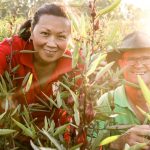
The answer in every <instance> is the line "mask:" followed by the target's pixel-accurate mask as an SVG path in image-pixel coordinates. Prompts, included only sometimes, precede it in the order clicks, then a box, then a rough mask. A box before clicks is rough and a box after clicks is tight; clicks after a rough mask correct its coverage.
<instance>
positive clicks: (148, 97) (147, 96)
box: [137, 75, 150, 106]
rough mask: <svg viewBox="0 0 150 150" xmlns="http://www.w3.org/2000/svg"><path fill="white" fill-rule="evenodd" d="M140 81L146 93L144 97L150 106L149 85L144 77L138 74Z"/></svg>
mask: <svg viewBox="0 0 150 150" xmlns="http://www.w3.org/2000/svg"><path fill="white" fill-rule="evenodd" d="M137 77H138V82H139V85H140V88H141V91H142V93H143V95H144V98H145V100H146V102H147V103H148V105H149V106H150V90H149V88H148V87H147V85H146V84H145V83H144V81H143V79H142V78H141V77H140V76H139V75H138V76H137Z"/></svg>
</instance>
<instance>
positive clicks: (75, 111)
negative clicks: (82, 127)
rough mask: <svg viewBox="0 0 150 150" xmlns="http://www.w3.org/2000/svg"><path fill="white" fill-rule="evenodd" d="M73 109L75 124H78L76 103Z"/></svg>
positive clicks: (78, 116) (78, 117)
mask: <svg viewBox="0 0 150 150" xmlns="http://www.w3.org/2000/svg"><path fill="white" fill-rule="evenodd" d="M73 109H74V119H75V122H76V124H77V125H79V124H80V115H79V110H78V107H77V106H76V104H74V106H73Z"/></svg>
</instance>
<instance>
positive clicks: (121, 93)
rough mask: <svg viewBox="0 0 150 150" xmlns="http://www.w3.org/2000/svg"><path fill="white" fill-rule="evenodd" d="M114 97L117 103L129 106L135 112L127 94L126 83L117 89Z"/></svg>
mask: <svg viewBox="0 0 150 150" xmlns="http://www.w3.org/2000/svg"><path fill="white" fill-rule="evenodd" d="M114 99H115V104H117V105H119V106H121V107H127V108H129V109H130V110H131V111H132V112H133V110H132V108H131V106H130V104H129V102H128V99H127V96H126V93H125V87H124V85H122V86H120V87H118V88H117V89H116V90H115V93H114Z"/></svg>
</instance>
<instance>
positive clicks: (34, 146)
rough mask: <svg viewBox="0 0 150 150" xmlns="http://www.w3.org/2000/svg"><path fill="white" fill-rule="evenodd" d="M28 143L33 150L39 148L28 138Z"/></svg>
mask: <svg viewBox="0 0 150 150" xmlns="http://www.w3.org/2000/svg"><path fill="white" fill-rule="evenodd" d="M30 144H31V146H32V148H33V150H41V149H39V148H38V147H37V146H36V145H35V144H34V143H33V142H32V141H31V140H30Z"/></svg>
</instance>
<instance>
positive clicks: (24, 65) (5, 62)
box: [0, 36, 72, 125]
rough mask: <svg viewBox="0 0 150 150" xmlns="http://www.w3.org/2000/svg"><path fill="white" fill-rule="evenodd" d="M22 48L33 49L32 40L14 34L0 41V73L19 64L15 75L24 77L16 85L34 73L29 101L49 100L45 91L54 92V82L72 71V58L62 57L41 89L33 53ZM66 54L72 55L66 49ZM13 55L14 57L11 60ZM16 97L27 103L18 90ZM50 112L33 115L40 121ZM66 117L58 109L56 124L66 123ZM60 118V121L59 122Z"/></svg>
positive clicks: (28, 93) (19, 101)
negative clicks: (23, 51) (28, 74)
mask: <svg viewBox="0 0 150 150" xmlns="http://www.w3.org/2000/svg"><path fill="white" fill-rule="evenodd" d="M21 50H31V51H32V50H33V44H32V42H29V41H24V40H23V39H21V38H20V37H18V36H13V37H12V38H11V39H5V40H4V41H2V42H1V43H0V74H3V73H4V71H5V70H9V69H10V65H9V64H10V63H11V68H14V67H16V66H17V65H18V64H19V69H18V70H17V71H16V73H15V74H14V76H15V77H17V78H20V77H22V78H21V79H17V80H16V82H15V86H17V87H20V86H21V85H22V81H23V78H24V77H25V76H26V75H27V73H28V72H31V73H32V74H33V80H32V86H31V88H30V90H29V91H28V92H27V93H26V99H27V103H28V104H32V103H38V102H40V101H39V100H38V98H37V97H40V98H41V99H42V100H44V101H47V99H46V97H45V96H44V95H43V93H44V94H45V95H47V96H50V95H52V94H53V89H52V84H53V83H54V82H57V81H58V80H59V79H60V78H61V76H62V75H63V74H65V73H67V72H70V71H72V59H71V58H67V57H62V58H60V59H59V60H58V63H57V66H56V68H55V70H54V72H53V73H52V74H51V76H50V77H49V79H48V82H47V83H46V86H45V87H44V88H42V89H41V88H40V85H39V84H38V83H39V81H38V78H37V74H36V72H35V68H34V65H33V53H20V51H21ZM65 54H68V55H70V52H69V51H66V52H65ZM11 55H12V59H11V60H10V57H11ZM42 92H43V93H42ZM14 97H15V98H14V99H17V102H18V103H21V104H25V99H24V97H23V96H22V95H21V93H20V92H16V95H15V96H14ZM48 114H51V112H50V110H48V112H35V113H33V117H34V118H35V117H38V122H42V120H43V119H44V116H45V115H48ZM65 114H66V113H65ZM48 116H49V115H48ZM65 117H66V115H64V113H62V110H61V109H57V110H56V111H55V114H54V120H55V123H56V125H58V124H60V123H61V124H63V123H65V122H66V121H67V118H65ZM58 118H59V121H60V122H59V123H58Z"/></svg>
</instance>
